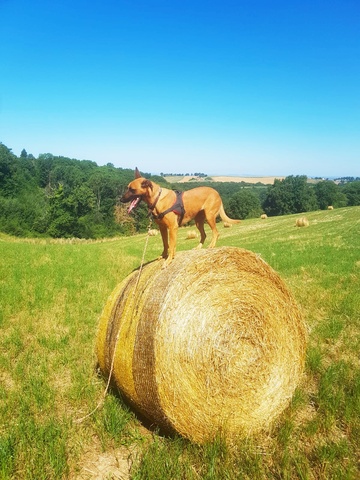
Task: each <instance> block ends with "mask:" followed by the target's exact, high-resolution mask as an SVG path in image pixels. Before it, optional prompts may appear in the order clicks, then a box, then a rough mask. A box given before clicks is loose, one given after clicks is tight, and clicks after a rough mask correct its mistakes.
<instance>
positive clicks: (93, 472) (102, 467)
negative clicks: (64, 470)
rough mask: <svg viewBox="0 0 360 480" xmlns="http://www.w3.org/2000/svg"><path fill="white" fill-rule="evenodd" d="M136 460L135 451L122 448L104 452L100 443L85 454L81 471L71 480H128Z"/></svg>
mask: <svg viewBox="0 0 360 480" xmlns="http://www.w3.org/2000/svg"><path fill="white" fill-rule="evenodd" d="M134 458H135V451H134V450H133V449H132V450H131V449H129V448H128V447H125V446H122V447H119V448H116V449H111V450H107V451H105V452H104V451H102V449H101V447H100V444H99V443H98V442H96V443H94V444H93V445H92V446H91V447H90V448H89V450H88V451H87V452H85V454H84V456H83V458H82V459H81V462H80V464H79V469H78V471H77V472H76V473H74V474H73V475H71V477H70V478H71V480H105V479H109V480H110V479H111V480H127V479H129V478H130V469H131V466H132V463H133V460H134Z"/></svg>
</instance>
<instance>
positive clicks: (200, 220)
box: [195, 210, 206, 248]
mask: <svg viewBox="0 0 360 480" xmlns="http://www.w3.org/2000/svg"><path fill="white" fill-rule="evenodd" d="M204 222H205V212H204V210H201V211H200V212H199V213H198V214H197V215H196V217H195V225H196V228H197V229H198V230H199V232H200V243H199V245H197V246H196V247H195V248H201V247H202V246H203V245H204V242H205V239H206V233H205V229H204Z"/></svg>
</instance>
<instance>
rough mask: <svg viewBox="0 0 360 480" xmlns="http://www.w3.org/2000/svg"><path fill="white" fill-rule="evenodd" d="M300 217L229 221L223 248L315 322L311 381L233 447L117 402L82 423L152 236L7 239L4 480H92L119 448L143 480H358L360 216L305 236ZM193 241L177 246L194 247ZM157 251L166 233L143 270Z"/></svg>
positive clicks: (335, 215) (326, 217) (332, 220)
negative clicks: (101, 330) (277, 279)
mask: <svg viewBox="0 0 360 480" xmlns="http://www.w3.org/2000/svg"><path fill="white" fill-rule="evenodd" d="M296 217H297V216H295V215H292V216H286V217H276V218H268V219H267V220H261V219H253V220H246V221H243V222H241V224H240V225H236V226H233V227H232V228H228V229H223V227H222V224H219V229H220V233H221V237H220V239H219V242H218V245H219V246H220V245H233V246H237V247H242V248H246V249H249V250H252V251H254V252H256V253H258V254H260V255H261V256H262V258H263V259H264V260H265V261H266V262H268V263H269V264H270V265H271V266H272V267H273V268H275V270H277V271H278V272H279V274H280V275H281V277H282V278H283V279H284V280H285V282H286V283H287V284H288V286H289V288H290V289H291V290H292V292H293V293H294V295H295V297H296V299H297V301H298V303H299V305H300V307H301V308H302V310H303V312H304V315H305V318H306V322H307V324H308V326H309V343H308V349H307V358H306V371H305V375H304V381H303V382H302V384H301V385H300V386H299V388H298V389H297V391H296V393H295V395H294V397H293V399H292V402H291V404H290V406H289V408H288V409H287V410H286V411H285V412H284V413H283V415H282V416H281V418H279V419H278V420H277V422H276V423H275V424H274V425H273V427H272V429H271V431H270V432H268V433H266V434H264V435H259V436H257V437H253V438H245V439H242V440H241V441H239V444H238V445H233V446H231V447H230V446H226V445H225V444H224V443H223V442H221V440H219V439H216V440H215V441H214V442H212V443H211V444H208V445H203V446H196V445H193V444H191V443H190V442H188V441H187V440H184V439H182V438H177V437H176V438H167V437H164V436H161V435H160V434H158V433H157V432H150V431H148V430H146V429H145V427H144V426H143V425H142V424H141V423H140V421H139V420H138V419H137V417H136V416H135V415H134V413H133V412H132V411H131V410H130V409H129V408H128V407H126V406H125V405H124V404H123V402H122V400H121V398H119V397H118V396H116V395H115V394H114V393H111V392H110V393H109V394H108V395H107V397H106V399H105V402H104V405H103V406H102V407H101V408H99V409H98V410H96V412H95V413H94V414H93V415H91V416H89V417H87V418H86V419H85V420H84V421H82V422H80V423H79V422H78V420H79V419H80V418H82V417H84V416H86V415H87V414H88V413H89V412H91V411H92V410H93V409H94V408H95V407H96V405H97V404H98V403H99V401H100V399H101V397H102V394H103V391H104V388H105V384H104V381H103V380H102V379H101V378H100V377H98V376H97V374H96V370H95V365H96V358H95V354H94V344H95V338H96V329H97V322H98V318H99V315H100V313H101V310H102V308H103V306H104V304H105V302H106V299H107V297H108V295H109V294H110V293H111V291H112V290H113V288H114V287H115V286H116V285H117V284H118V283H119V282H120V281H121V280H122V279H123V278H125V277H126V275H128V274H129V273H130V272H131V271H132V270H133V269H135V268H137V267H138V266H139V264H140V261H141V258H142V256H143V251H144V246H145V243H146V236H145V235H138V236H135V237H131V238H120V239H114V240H108V241H104V242H76V241H73V242H70V241H68V242H65V241H45V240H37V241H35V240H34V241H27V240H21V241H20V240H16V239H13V238H11V237H7V236H5V235H1V236H0V249H1V259H0V303H1V308H0V329H1V330H0V331H1V336H0V479H34V480H35V479H36V480H39V479H66V478H71V479H73V478H92V477H91V474H90V473H89V472H91V471H93V466H92V467H91V468H90V467H89V466H88V464H87V462H88V461H89V457H91V459H92V463H91V462H90V464H89V465H93V464H94V462H95V463H96V462H97V461H98V459H99V458H101V454H102V453H104V452H105V453H108V452H113V453H114V455H115V456H116V452H120V451H121V452H123V455H125V456H126V455H129V456H130V457H131V459H132V467H131V472H130V477H129V478H132V479H136V480H145V479H146V480H150V479H158V478H163V479H171V480H173V479H179V480H180V479H181V480H183V479H189V480H190V479H209V480H210V479H267V478H274V479H294V478H295V479H314V480H315V479H357V478H360V465H359V458H360V420H359V419H360V361H359V351H360V208H359V207H352V208H345V209H339V210H334V211H321V212H311V213H309V214H307V218H308V219H309V221H310V226H309V227H308V228H297V227H295V226H294V225H295V220H296ZM186 232H187V229H180V231H179V240H178V250H186V249H190V248H192V247H193V246H195V245H196V243H197V240H186ZM160 252H161V239H160V236H157V237H149V238H148V243H147V249H146V252H145V261H150V260H153V259H154V258H156V257H157V256H158V255H159V253H160ZM124 452H127V453H124ZM84 472H85V473H84ZM86 473H87V474H88V476H87V477H86V475H85V474H86ZM106 475H107V477H104V478H117V477H116V476H115V473H114V474H113V477H112V476H111V475H112V473H111V470H109V471H108V473H107V474H106ZM118 476H119V474H118Z"/></svg>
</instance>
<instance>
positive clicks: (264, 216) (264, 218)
mask: <svg viewBox="0 0 360 480" xmlns="http://www.w3.org/2000/svg"><path fill="white" fill-rule="evenodd" d="M260 218H261V219H262V220H266V219H267V218H268V216H267V215H266V213H263V214H262V215H261V217H260Z"/></svg>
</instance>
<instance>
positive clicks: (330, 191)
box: [314, 180, 347, 210]
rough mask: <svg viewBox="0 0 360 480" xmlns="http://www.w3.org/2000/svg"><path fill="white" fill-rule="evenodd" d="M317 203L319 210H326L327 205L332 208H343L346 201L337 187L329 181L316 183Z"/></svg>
mask: <svg viewBox="0 0 360 480" xmlns="http://www.w3.org/2000/svg"><path fill="white" fill-rule="evenodd" d="M314 189H315V194H316V198H317V202H318V205H319V207H320V208H321V210H325V209H327V207H328V206H329V205H332V206H334V207H345V206H346V203H347V199H346V196H345V194H344V193H342V192H341V191H340V189H339V187H338V186H337V185H336V184H335V183H334V182H332V181H331V180H324V181H322V182H318V183H317V184H316V185H315V186H314Z"/></svg>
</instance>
